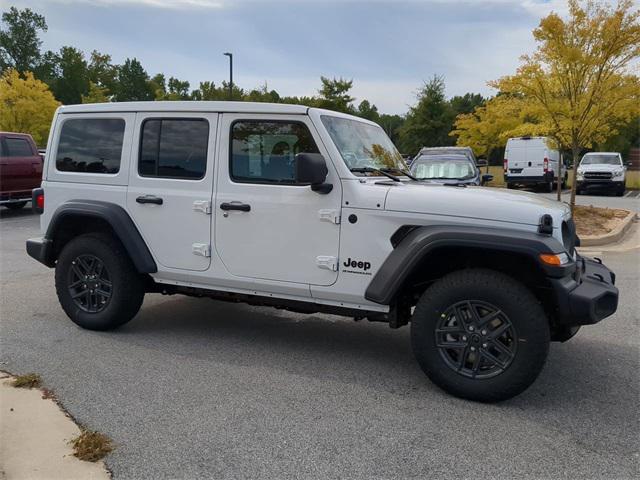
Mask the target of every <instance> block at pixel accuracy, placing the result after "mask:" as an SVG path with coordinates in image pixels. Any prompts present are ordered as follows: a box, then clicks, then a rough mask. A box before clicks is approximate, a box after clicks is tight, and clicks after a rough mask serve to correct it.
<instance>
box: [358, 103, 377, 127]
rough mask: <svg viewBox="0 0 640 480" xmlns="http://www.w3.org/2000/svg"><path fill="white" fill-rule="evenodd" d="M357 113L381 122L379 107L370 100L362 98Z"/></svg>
mask: <svg viewBox="0 0 640 480" xmlns="http://www.w3.org/2000/svg"><path fill="white" fill-rule="evenodd" d="M355 114H356V115H358V116H359V117H362V118H366V119H367V120H371V121H372V122H376V123H380V114H379V113H378V107H376V106H375V105H372V104H371V103H370V102H369V100H362V101H361V102H360V103H359V104H358V110H357V111H356V112H355Z"/></svg>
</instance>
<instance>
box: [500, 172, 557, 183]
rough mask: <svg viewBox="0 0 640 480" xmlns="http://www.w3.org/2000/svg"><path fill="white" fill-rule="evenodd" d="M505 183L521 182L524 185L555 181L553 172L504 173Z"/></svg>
mask: <svg viewBox="0 0 640 480" xmlns="http://www.w3.org/2000/svg"><path fill="white" fill-rule="evenodd" d="M504 181H505V183H520V184H523V185H532V184H540V183H549V182H553V181H554V176H553V172H549V173H546V174H544V175H534V176H525V175H518V174H513V173H505V174H504Z"/></svg>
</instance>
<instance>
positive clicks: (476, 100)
mask: <svg viewBox="0 0 640 480" xmlns="http://www.w3.org/2000/svg"><path fill="white" fill-rule="evenodd" d="M485 101H486V100H485V98H484V97H483V96H482V95H480V94H479V93H465V94H464V95H462V96H460V95H456V96H454V97H451V99H450V100H449V104H450V105H451V109H452V110H453V112H454V113H455V114H456V115H460V114H461V113H471V112H473V110H474V109H475V108H476V107H480V106H482V105H484V102H485Z"/></svg>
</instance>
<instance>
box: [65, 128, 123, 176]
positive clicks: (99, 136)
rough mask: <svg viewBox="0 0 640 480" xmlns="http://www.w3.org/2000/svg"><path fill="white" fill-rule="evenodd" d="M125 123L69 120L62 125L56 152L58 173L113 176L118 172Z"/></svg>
mask: <svg viewBox="0 0 640 480" xmlns="http://www.w3.org/2000/svg"><path fill="white" fill-rule="evenodd" d="M124 130H125V121H124V119H122V118H73V119H69V120H66V121H65V122H64V123H63V124H62V129H61V131H60V140H59V142H58V150H57V152H56V168H57V170H59V171H61V172H79V173H92V174H93V173H103V174H115V173H118V171H119V170H120V162H121V159H122V144H123V141H124Z"/></svg>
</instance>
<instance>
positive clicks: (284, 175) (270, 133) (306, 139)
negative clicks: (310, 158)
mask: <svg viewBox="0 0 640 480" xmlns="http://www.w3.org/2000/svg"><path fill="white" fill-rule="evenodd" d="M231 138H232V140H231V142H232V148H231V177H232V178H233V179H234V180H237V181H239V182H256V183H290V184H291V183H295V180H294V178H295V165H294V157H295V156H296V155H297V154H298V153H303V152H304V153H320V152H319V151H318V147H317V146H316V143H315V142H314V141H313V138H312V137H311V133H310V132H309V129H308V128H307V127H306V125H304V124H303V123H299V122H276V121H261V120H246V121H245V120H243V121H238V122H235V123H234V124H233V126H232V132H231Z"/></svg>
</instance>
